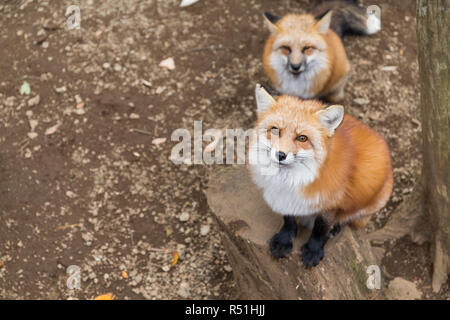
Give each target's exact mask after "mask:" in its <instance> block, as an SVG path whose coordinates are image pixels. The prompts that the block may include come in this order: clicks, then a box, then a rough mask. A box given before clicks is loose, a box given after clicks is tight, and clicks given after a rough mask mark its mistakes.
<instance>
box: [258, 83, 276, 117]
mask: <svg viewBox="0 0 450 320" xmlns="http://www.w3.org/2000/svg"><path fill="white" fill-rule="evenodd" d="M255 97H256V112H257V113H258V114H260V113H262V112H265V111H267V109H269V107H270V106H271V105H272V104H273V103H274V102H275V99H274V98H273V97H272V96H271V95H270V93H269V92H268V91H267V90H266V89H265V88H264V87H263V86H262V85H260V84H259V83H258V84H257V85H256V88H255Z"/></svg>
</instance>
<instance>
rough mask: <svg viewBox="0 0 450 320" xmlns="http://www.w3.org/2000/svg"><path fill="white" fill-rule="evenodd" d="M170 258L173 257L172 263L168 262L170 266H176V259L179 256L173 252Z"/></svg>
mask: <svg viewBox="0 0 450 320" xmlns="http://www.w3.org/2000/svg"><path fill="white" fill-rule="evenodd" d="M172 256H173V258H172V262H170V265H171V266H172V267H173V266H175V265H176V264H177V262H178V258H179V257H180V255H179V254H178V252H176V251H174V252H172Z"/></svg>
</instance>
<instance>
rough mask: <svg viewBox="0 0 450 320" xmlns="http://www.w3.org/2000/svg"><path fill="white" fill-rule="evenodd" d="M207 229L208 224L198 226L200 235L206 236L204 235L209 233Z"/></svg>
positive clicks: (208, 228)
mask: <svg viewBox="0 0 450 320" xmlns="http://www.w3.org/2000/svg"><path fill="white" fill-rule="evenodd" d="M209 230H210V227H209V225H203V226H202V227H201V228H200V234H201V235H202V236H206V235H207V234H208V233H209Z"/></svg>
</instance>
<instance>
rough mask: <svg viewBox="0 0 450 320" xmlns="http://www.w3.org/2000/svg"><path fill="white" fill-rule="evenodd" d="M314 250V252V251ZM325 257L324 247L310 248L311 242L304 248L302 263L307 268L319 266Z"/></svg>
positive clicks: (314, 246) (313, 246)
mask: <svg viewBox="0 0 450 320" xmlns="http://www.w3.org/2000/svg"><path fill="white" fill-rule="evenodd" d="M312 248H313V249H314V250H312ZM324 255H325V252H324V250H323V247H317V246H316V245H315V244H313V245H312V246H310V242H307V243H305V244H304V245H303V246H302V261H303V264H304V265H305V267H307V268H310V267H315V266H317V265H318V264H319V262H320V260H322V259H323V256H324Z"/></svg>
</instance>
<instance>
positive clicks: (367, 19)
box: [263, 0, 380, 102]
mask: <svg viewBox="0 0 450 320" xmlns="http://www.w3.org/2000/svg"><path fill="white" fill-rule="evenodd" d="M264 17H265V21H266V24H267V25H268V27H269V30H270V32H271V35H270V36H269V38H268V40H267V42H266V45H265V48H264V56H263V62H264V69H265V71H266V73H267V75H268V77H269V78H270V80H271V82H272V83H273V85H274V86H275V87H276V89H277V90H278V91H279V92H280V93H282V94H288V95H293V96H297V97H300V98H303V99H311V98H317V99H324V100H327V101H329V102H338V101H341V100H342V99H343V97H344V86H345V83H346V81H347V77H348V73H349V71H350V63H349V62H348V59H347V55H346V53H345V49H344V46H343V44H342V41H341V37H343V36H344V35H345V34H347V33H354V34H363V35H370V34H373V33H376V32H377V31H378V30H380V20H379V18H377V16H376V15H374V14H371V15H367V14H366V10H365V9H363V8H361V7H359V6H358V4H357V2H356V1H351V0H346V1H345V0H341V1H325V2H324V3H322V5H320V6H319V7H317V8H316V9H315V16H313V15H312V14H287V15H285V16H284V17H282V18H280V17H277V16H274V15H272V14H270V13H268V12H266V13H264Z"/></svg>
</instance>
